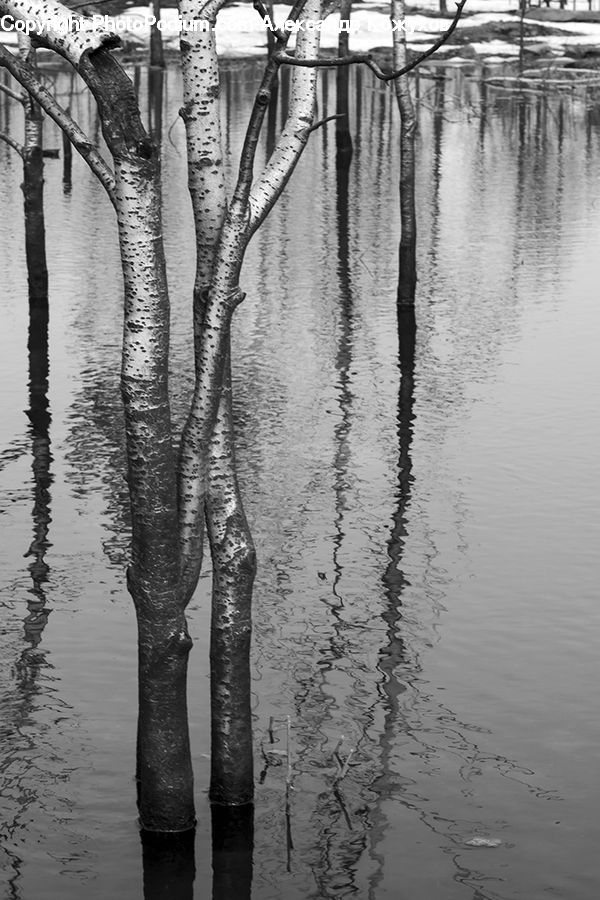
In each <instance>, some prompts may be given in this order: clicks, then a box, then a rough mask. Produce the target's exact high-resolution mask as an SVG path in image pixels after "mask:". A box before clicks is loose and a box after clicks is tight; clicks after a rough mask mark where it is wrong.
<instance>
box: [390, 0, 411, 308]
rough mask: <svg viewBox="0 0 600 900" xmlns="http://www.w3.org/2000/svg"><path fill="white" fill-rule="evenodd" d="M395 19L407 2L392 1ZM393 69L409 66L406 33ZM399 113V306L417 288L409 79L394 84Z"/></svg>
mask: <svg viewBox="0 0 600 900" xmlns="http://www.w3.org/2000/svg"><path fill="white" fill-rule="evenodd" d="M392 18H393V19H395V20H396V21H397V22H398V21H400V22H403V23H404V22H405V19H406V9H405V3H404V0H392ZM393 40H394V47H393V68H394V69H395V70H396V69H400V68H402V67H403V66H405V65H406V32H405V30H404V29H402V30H401V31H395V32H394V33H393ZM394 90H395V91H396V100H397V103H398V110H399V112H400V228H401V231H400V247H399V252H398V257H399V260H398V261H399V274H398V297H397V302H398V307H401V306H411V305H413V304H414V302H415V291H416V286H417V263H416V252H417V220H416V211H415V133H416V129H417V118H416V115H415V108H414V104H413V100H412V97H411V93H410V88H409V85H408V81H407V79H406V76H402V77H400V78H396V79H395V81H394Z"/></svg>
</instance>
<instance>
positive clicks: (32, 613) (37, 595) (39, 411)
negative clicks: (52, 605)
mask: <svg viewBox="0 0 600 900" xmlns="http://www.w3.org/2000/svg"><path fill="white" fill-rule="evenodd" d="M28 349H29V409H28V410H27V415H28V417H29V421H30V424H31V450H32V456H33V463H32V470H33V485H34V488H33V490H34V504H33V511H32V518H33V541H32V542H31V546H30V547H29V550H28V551H27V553H26V554H25V556H27V557H32V562H31V563H30V565H29V573H30V575H31V581H32V587H31V588H30V589H29V598H28V600H27V609H28V614H27V616H26V618H25V622H24V629H25V638H26V640H27V641H28V642H29V643H30V645H31V649H32V650H34V649H35V648H36V647H37V646H38V644H39V643H40V641H41V638H42V632H43V630H44V628H45V625H46V622H47V621H48V615H49V613H50V610H49V609H48V608H47V605H46V595H45V584H46V582H47V580H48V572H49V566H48V564H47V563H46V560H45V556H46V552H47V550H48V547H49V546H50V544H49V542H48V529H49V526H50V522H51V521H52V519H51V516H50V486H51V484H52V474H51V471H50V464H51V462H52V454H51V452H50V422H51V416H50V410H49V403H48V305H47V304H46V305H45V306H35V307H32V308H31V309H30V318H29V342H28Z"/></svg>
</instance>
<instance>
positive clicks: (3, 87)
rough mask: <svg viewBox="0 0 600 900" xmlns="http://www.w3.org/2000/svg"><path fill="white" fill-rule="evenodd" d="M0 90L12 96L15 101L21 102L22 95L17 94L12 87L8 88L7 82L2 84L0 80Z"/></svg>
mask: <svg viewBox="0 0 600 900" xmlns="http://www.w3.org/2000/svg"><path fill="white" fill-rule="evenodd" d="M0 91H2V93H3V94H6V95H7V96H8V97H12V99H13V100H16V101H17V103H23V97H22V95H21V94H17V92H16V91H13V89H12V88H9V86H8V85H7V84H2V83H1V82H0Z"/></svg>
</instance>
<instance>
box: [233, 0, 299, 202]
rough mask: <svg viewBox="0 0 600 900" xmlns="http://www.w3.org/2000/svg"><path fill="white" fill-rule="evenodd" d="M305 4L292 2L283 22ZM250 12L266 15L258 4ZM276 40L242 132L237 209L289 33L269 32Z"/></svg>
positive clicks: (246, 189) (248, 185)
mask: <svg viewBox="0 0 600 900" xmlns="http://www.w3.org/2000/svg"><path fill="white" fill-rule="evenodd" d="M306 2H307V0H296V2H295V3H294V5H293V7H292V9H291V11H290V13H289V17H288V20H287V21H291V22H295V21H296V20H297V18H298V16H299V15H300V13H301V12H302V10H303V9H304V7H305V6H306ZM254 8H255V9H256V10H257V12H258V13H259V14H260V15H261V17H262V18H263V19H264V18H265V17H266V16H267V15H268V11H267V8H266V6H265V5H264V4H263V3H262V0H255V3H254ZM273 34H274V35H275V37H276V38H277V48H276V50H275V51H274V52H273V53H272V54H271V56H270V57H269V60H268V62H267V67H266V69H265V72H264V75H263V79H262V82H261V85H260V88H259V89H258V91H257V93H256V97H255V99H254V106H253V107H252V114H251V116H250V121H249V123H248V128H247V130H246V137H245V139H244V146H243V148H242V153H241V155H240V169H239V175H238V180H237V184H236V187H235V191H234V194H233V201H234V203H239V204H240V207H241V208H243V207H245V205H246V203H247V202H248V196H249V194H250V190H251V188H252V178H253V175H254V160H255V157H256V148H257V146H258V139H259V137H260V132H261V129H262V126H263V122H264V119H265V113H266V111H267V109H268V107H269V103H270V100H271V95H272V93H273V88H274V87H275V84H276V82H277V76H278V73H279V63H278V62H277V60H276V59H275V52H277V51H279V50H285V48H286V46H287V44H288V41H289V39H290V34H291V32H290V31H287V32H286V31H282V30H281V29H279V28H277V29H276V30H275V31H273Z"/></svg>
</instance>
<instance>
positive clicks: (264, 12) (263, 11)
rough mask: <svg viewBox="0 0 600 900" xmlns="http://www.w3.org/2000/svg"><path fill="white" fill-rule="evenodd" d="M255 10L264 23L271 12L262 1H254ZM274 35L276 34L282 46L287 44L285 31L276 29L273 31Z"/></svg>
mask: <svg viewBox="0 0 600 900" xmlns="http://www.w3.org/2000/svg"><path fill="white" fill-rule="evenodd" d="M254 9H255V10H256V12H257V13H258V14H259V16H260V17H261V19H262V21H263V22H264V21H265V19H266V18H267V16H269V10H268V9H267V7H266V6H265V4H264V3H263V2H262V0H254ZM272 34H274V35H275V37H276V38H277V40H278V41H281V43H282V44H285V43H286V33H285V31H282V30H281V28H274V29H273V30H272Z"/></svg>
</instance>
